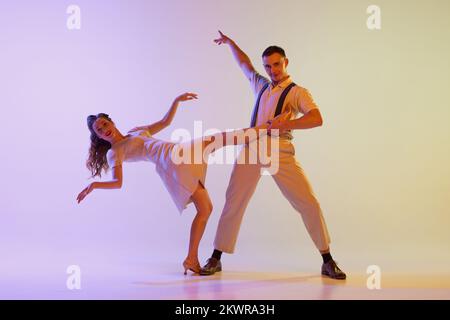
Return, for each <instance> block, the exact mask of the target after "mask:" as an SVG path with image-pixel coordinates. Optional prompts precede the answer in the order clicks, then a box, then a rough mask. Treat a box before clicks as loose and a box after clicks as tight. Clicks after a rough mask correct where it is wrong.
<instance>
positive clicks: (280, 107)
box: [250, 82, 296, 127]
mask: <svg viewBox="0 0 450 320" xmlns="http://www.w3.org/2000/svg"><path fill="white" fill-rule="evenodd" d="M295 85H296V84H295V83H293V82H292V83H291V84H290V85H288V86H287V87H286V88H284V90H283V92H282V93H281V96H280V99H279V100H278V104H277V109H276V110H275V115H274V117H276V116H278V115H279V114H281V111H282V110H283V105H284V100H286V96H287V94H288V93H289V90H291V89H292V88H293V87H294V86H295ZM268 87H269V82H267V83H266V84H265V85H264V86H263V87H262V89H261V91H260V92H259V94H258V98H257V99H256V103H255V107H254V108H253V115H252V122H251V124H250V126H251V127H254V126H255V125H256V118H257V117H258V109H259V102H260V101H261V97H262V95H263V93H264V91H266V89H267V88H268Z"/></svg>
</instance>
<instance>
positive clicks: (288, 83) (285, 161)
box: [200, 31, 346, 279]
mask: <svg viewBox="0 0 450 320" xmlns="http://www.w3.org/2000/svg"><path fill="white" fill-rule="evenodd" d="M219 33H220V38H218V39H216V40H214V41H215V43H217V44H219V45H221V44H227V45H228V46H229V47H230V49H231V53H232V54H233V56H234V59H235V60H236V62H237V63H238V65H239V67H240V68H241V69H242V71H243V72H244V74H245V76H246V77H247V79H248V80H249V81H250V84H251V88H252V90H253V93H254V94H255V97H256V104H255V108H254V112H253V118H252V126H254V125H259V124H261V123H265V122H269V123H270V124H271V125H270V127H269V129H278V130H279V151H280V152H279V159H278V161H279V164H278V166H279V167H278V171H277V172H276V173H275V174H274V175H273V178H274V180H275V182H276V183H277V185H278V187H279V188H280V190H281V192H282V193H283V195H284V196H285V197H286V198H287V200H288V201H289V202H290V203H291V205H292V206H293V207H294V209H295V210H297V211H298V212H299V213H300V214H301V216H302V219H303V222H304V224H305V226H306V229H307V231H308V233H309V235H310V237H311V239H312V240H313V242H314V244H315V245H316V247H317V249H318V250H319V251H320V253H321V255H322V258H323V264H322V270H321V271H322V274H323V275H326V276H328V277H331V278H333V279H345V278H346V275H345V273H344V272H343V271H342V270H340V269H339V267H338V266H337V264H336V262H335V261H334V260H333V258H332V257H331V254H330V248H329V243H330V239H329V235H328V230H327V227H326V224H325V220H324V218H323V215H322V210H321V208H320V205H319V202H318V201H317V199H316V196H315V195H314V192H313V190H312V187H311V185H310V183H309V181H308V179H307V177H306V175H305V173H304V171H303V169H302V168H301V167H300V164H299V163H298V161H297V160H296V158H295V150H294V146H293V145H292V143H291V140H292V134H291V130H300V129H310V128H314V127H318V126H321V125H322V117H321V114H320V111H319V109H318V107H317V105H316V104H315V103H314V100H313V98H312V96H311V95H310V93H309V92H308V90H306V89H305V88H302V87H300V86H297V85H295V84H293V83H292V80H291V78H290V76H289V74H288V73H287V69H286V68H287V66H288V63H289V60H288V59H287V58H286V54H285V51H284V50H283V49H282V48H280V47H277V46H270V47H268V48H267V49H266V50H265V51H264V52H263V54H262V60H263V64H264V69H265V70H266V73H267V75H268V76H269V78H270V81H269V79H267V78H265V77H263V76H261V75H260V74H259V73H258V72H257V71H256V70H255V68H254V67H253V65H252V63H251V61H250V59H249V57H248V56H247V55H246V54H245V53H244V52H243V51H242V50H241V49H240V48H239V47H238V46H237V44H236V43H235V42H234V41H233V40H232V39H230V38H229V37H227V36H226V35H224V34H223V33H222V32H220V31H219ZM284 91H286V92H285V93H284V94H283V92H284ZM283 95H284V98H282V96H283ZM281 99H284V100H281ZM280 100H281V102H280V103H279V101H280ZM283 101H284V103H283ZM278 104H280V105H278ZM280 109H281V110H280ZM281 111H282V112H283V113H284V112H288V113H291V114H292V118H293V119H292V120H287V121H286V120H284V121H283V120H278V119H276V120H274V121H271V120H272V119H273V118H274V117H275V116H276V115H277V114H275V113H276V112H278V113H280V112H281ZM299 113H301V114H303V116H302V117H300V118H297V117H296V116H297V115H298V114H299ZM248 153H249V147H248V146H246V147H244V148H243V150H242V151H241V154H240V155H239V157H238V159H239V158H240V157H244V156H245V157H246V158H248ZM260 176H261V165H259V164H249V163H242V161H241V162H240V161H237V162H236V163H235V165H234V168H233V172H232V174H231V179H230V182H229V185H228V189H227V192H226V203H225V206H224V209H223V211H222V215H221V217H220V220H219V225H218V228H217V232H216V238H215V241H214V248H215V249H214V252H213V254H212V256H211V258H210V259H208V261H207V263H206V265H205V266H204V267H203V268H202V269H201V271H200V274H201V275H212V274H214V273H215V272H218V271H221V270H222V264H221V261H220V259H221V255H222V252H226V253H233V252H234V249H235V244H236V240H237V236H238V233H239V228H240V225H241V222H242V218H243V215H244V212H245V209H246V208H247V205H248V203H249V201H250V199H251V197H252V195H253V193H254V191H255V189H256V186H257V184H258V181H259V179H260Z"/></svg>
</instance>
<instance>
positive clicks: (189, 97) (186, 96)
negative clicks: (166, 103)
mask: <svg viewBox="0 0 450 320" xmlns="http://www.w3.org/2000/svg"><path fill="white" fill-rule="evenodd" d="M193 99H198V98H197V94H196V93H192V92H186V93H183V94H181V95H179V96H178V97H176V98H175V101H174V102H182V101H188V100H193Z"/></svg>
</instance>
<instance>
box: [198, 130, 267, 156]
mask: <svg viewBox="0 0 450 320" xmlns="http://www.w3.org/2000/svg"><path fill="white" fill-rule="evenodd" d="M268 127H269V125H268V124H262V125H260V126H257V127H253V128H245V129H237V130H232V131H224V132H219V133H216V134H213V135H209V136H204V137H203V146H202V150H203V151H204V150H205V149H207V148H208V146H209V145H210V144H211V143H213V142H214V144H215V146H217V148H221V147H225V146H229V145H239V144H249V143H250V142H253V141H256V140H258V139H259V138H260V137H262V136H264V135H266V134H267V128H268ZM218 139H219V141H217V140H218ZM217 148H213V149H211V150H208V152H207V153H208V154H209V153H212V152H214V151H215V150H217ZM208 149H209V148H208Z"/></svg>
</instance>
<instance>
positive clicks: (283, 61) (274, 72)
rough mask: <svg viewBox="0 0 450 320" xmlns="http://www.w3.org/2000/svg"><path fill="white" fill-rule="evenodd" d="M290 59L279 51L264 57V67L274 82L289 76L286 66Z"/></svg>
mask: <svg viewBox="0 0 450 320" xmlns="http://www.w3.org/2000/svg"><path fill="white" fill-rule="evenodd" d="M288 63H289V60H288V59H287V58H285V57H283V56H282V55H281V54H279V53H273V54H271V55H270V56H267V57H266V56H264V57H263V64H264V69H266V72H267V75H268V76H269V77H270V80H272V82H279V81H280V80H281V79H283V78H285V77H287V75H288V73H287V70H286V67H287V65H288Z"/></svg>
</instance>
